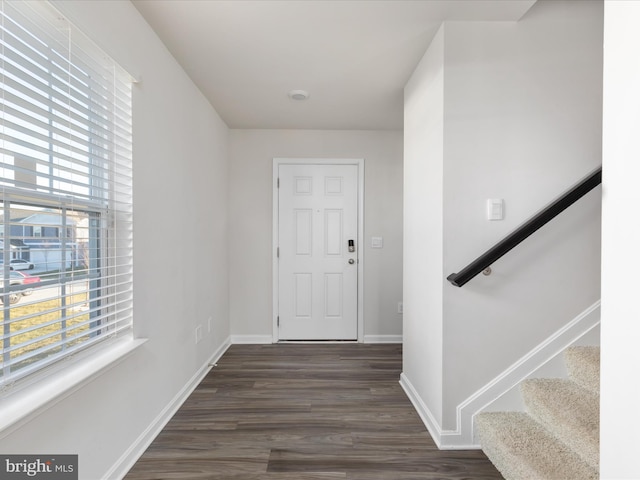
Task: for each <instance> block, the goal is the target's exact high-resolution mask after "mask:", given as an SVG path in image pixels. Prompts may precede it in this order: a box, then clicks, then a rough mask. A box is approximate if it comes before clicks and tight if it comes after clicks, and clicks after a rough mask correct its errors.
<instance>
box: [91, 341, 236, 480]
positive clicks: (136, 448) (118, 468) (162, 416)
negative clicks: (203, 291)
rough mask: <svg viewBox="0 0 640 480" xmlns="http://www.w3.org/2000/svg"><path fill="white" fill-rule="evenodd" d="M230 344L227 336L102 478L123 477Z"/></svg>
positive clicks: (108, 479)
mask: <svg viewBox="0 0 640 480" xmlns="http://www.w3.org/2000/svg"><path fill="white" fill-rule="evenodd" d="M230 345H231V341H230V338H227V340H225V341H224V342H223V344H222V345H220V347H219V348H218V349H217V350H216V351H215V352H214V354H213V355H212V356H211V357H210V358H209V360H208V361H207V362H205V364H204V365H203V366H202V367H200V369H199V370H198V371H197V372H196V373H195V374H194V375H193V376H192V377H191V378H190V379H189V381H188V382H187V383H186V384H185V385H184V387H182V388H181V389H180V391H179V392H178V393H177V394H176V395H175V397H173V399H172V400H171V402H169V404H168V405H167V406H166V407H165V408H164V409H162V411H161V412H160V413H159V414H158V416H157V417H156V418H155V419H154V420H153V422H151V424H149V426H148V427H147V428H146V429H145V430H144V432H142V434H141V435H140V436H139V437H138V438H137V440H136V441H135V442H133V444H131V446H130V447H129V448H128V449H127V451H126V452H124V454H123V455H122V456H121V457H120V458H119V459H118V461H117V462H116V463H115V464H114V465H113V466H112V467H111V468H110V469H109V470H108V471H107V473H105V475H104V477H103V480H113V479H123V478H124V476H125V475H126V474H127V472H129V470H130V469H131V467H133V465H134V464H135V463H136V462H137V461H138V459H139V458H140V457H141V456H142V454H143V453H144V452H145V450H146V449H147V448H148V447H149V445H151V442H153V440H154V439H155V438H156V437H157V436H158V434H159V433H160V432H161V431H162V429H163V428H164V427H165V425H166V424H167V423H169V420H171V418H172V417H173V416H174V415H175V413H176V412H177V411H178V409H179V408H180V407H181V406H182V404H183V403H184V402H185V400H186V399H187V398H188V397H189V395H191V393H192V392H193V391H194V390H195V389H196V387H197V386H198V384H199V383H200V382H201V381H202V379H203V378H204V377H205V376H206V375H207V373H209V371H210V370H211V368H212V365H214V364H215V363H216V362H217V361H218V360H220V358H221V357H222V355H224V352H226V351H227V349H228V348H229V346H230Z"/></svg>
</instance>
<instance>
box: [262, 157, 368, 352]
mask: <svg viewBox="0 0 640 480" xmlns="http://www.w3.org/2000/svg"><path fill="white" fill-rule="evenodd" d="M313 164H322V165H356V166H357V167H358V239H359V247H358V292H357V295H358V343H362V342H363V341H364V262H365V258H366V256H365V249H364V245H365V241H364V159H363V158H274V159H273V179H272V191H273V200H272V207H273V214H272V219H273V222H272V224H273V225H272V231H273V243H272V248H271V250H272V279H273V280H272V283H273V293H272V305H273V315H272V317H273V322H272V332H273V343H278V341H279V340H280V339H279V336H278V334H279V329H278V315H279V312H278V301H279V300H278V299H279V294H280V291H279V286H280V279H279V278H278V245H279V239H278V171H279V168H280V165H313ZM323 343H325V342H323Z"/></svg>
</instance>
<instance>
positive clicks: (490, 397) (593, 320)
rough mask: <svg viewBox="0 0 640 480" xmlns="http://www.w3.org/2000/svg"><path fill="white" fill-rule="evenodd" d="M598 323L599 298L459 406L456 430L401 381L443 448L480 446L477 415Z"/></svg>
mask: <svg viewBox="0 0 640 480" xmlns="http://www.w3.org/2000/svg"><path fill="white" fill-rule="evenodd" d="M599 324H600V300H598V301H597V302H596V303H594V304H593V305H591V306H590V307H589V308H587V309H586V310H585V311H584V312H582V313H580V314H579V315H578V316H577V317H576V318H574V319H573V320H572V321H570V322H569V323H567V324H566V325H565V326H564V327H562V328H561V329H560V330H558V331H556V332H555V333H554V334H553V335H551V336H550V337H548V338H547V339H546V340H544V341H543V342H542V343H540V344H539V345H538V346H536V347H535V348H533V349H532V350H530V351H529V352H528V353H527V354H526V355H524V356H523V357H522V358H520V359H519V360H518V361H517V362H515V363H514V364H513V365H511V366H510V367H509V368H507V369H506V370H504V371H503V372H502V373H501V374H500V375H498V376H497V377H495V378H494V379H493V380H491V381H490V382H489V383H487V384H486V385H485V386H483V387H482V388H480V389H479V390H478V391H476V392H475V393H474V394H472V395H471V396H469V397H468V398H467V399H466V400H465V401H463V402H462V403H461V404H460V405H458V407H457V409H456V416H457V418H456V429H455V430H442V429H441V427H440V424H439V423H438V422H436V421H435V418H434V417H433V415H432V414H431V412H430V411H429V409H428V407H427V406H426V405H425V404H424V402H423V401H422V399H421V398H420V396H419V395H418V393H417V392H416V390H415V389H414V388H413V386H412V385H411V383H410V382H409V379H407V378H406V377H405V376H404V374H402V375H401V377H400V384H401V385H402V388H404V390H405V392H406V393H407V396H408V397H409V400H411V403H412V404H413V406H414V408H415V409H416V411H417V412H418V415H420V418H422V421H423V422H424V424H425V426H426V427H427V430H429V433H430V434H431V436H432V437H433V440H434V441H435V442H436V445H437V446H438V448H440V449H442V450H469V449H477V448H480V446H479V445H478V444H477V443H476V441H475V435H474V428H473V419H474V417H475V415H476V414H477V413H480V412H481V411H483V410H484V409H485V408H486V407H487V406H488V405H490V404H491V403H493V402H495V401H496V400H497V399H499V398H500V397H502V396H503V395H505V394H506V393H507V392H509V391H511V390H512V389H513V388H514V387H516V386H517V385H518V384H519V383H520V382H522V381H523V380H525V379H526V378H529V377H531V376H533V375H534V373H535V372H536V370H538V369H540V368H541V367H543V366H544V365H545V364H547V363H548V362H550V361H552V360H553V359H554V358H555V357H557V356H558V355H560V354H562V352H563V351H564V350H565V349H566V348H567V347H569V346H571V345H573V344H575V343H576V342H577V341H578V340H579V339H580V338H581V337H583V336H584V335H586V334H587V333H589V332H590V331H591V330H593V329H594V328H595V327H597V326H598V325H599Z"/></svg>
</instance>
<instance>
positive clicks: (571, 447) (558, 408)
mask: <svg viewBox="0 0 640 480" xmlns="http://www.w3.org/2000/svg"><path fill="white" fill-rule="evenodd" d="M564 361H565V364H566V366H567V371H568V373H569V379H560V378H536V379H529V380H525V381H524V382H523V383H522V384H521V385H520V389H521V393H522V398H523V400H524V404H525V408H526V413H525V412H486V413H480V414H478V415H476V418H475V426H476V432H477V436H478V439H479V441H480V444H481V445H482V450H484V452H485V453H486V455H487V456H488V457H489V459H490V460H491V461H492V462H493V464H494V465H495V466H496V468H497V469H498V470H499V471H500V473H502V475H503V476H504V478H505V479H507V480H574V479H575V480H588V479H597V478H598V476H599V475H598V472H599V468H598V465H599V435H600V427H599V410H600V348H599V347H570V348H568V349H567V350H566V351H565V352H564Z"/></svg>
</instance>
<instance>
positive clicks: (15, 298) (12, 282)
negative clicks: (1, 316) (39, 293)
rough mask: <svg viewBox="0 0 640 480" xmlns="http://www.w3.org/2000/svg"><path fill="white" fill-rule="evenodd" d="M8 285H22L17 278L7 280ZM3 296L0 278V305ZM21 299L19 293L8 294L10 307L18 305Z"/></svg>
mask: <svg viewBox="0 0 640 480" xmlns="http://www.w3.org/2000/svg"><path fill="white" fill-rule="evenodd" d="M9 285H22V283H21V282H20V280H18V279H17V278H11V279H10V280H9ZM4 296H5V293H4V279H3V278H0V303H4ZM21 298H22V294H21V292H9V303H10V304H11V305H13V304H14V303H18V301H19V300H20V299H21Z"/></svg>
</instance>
